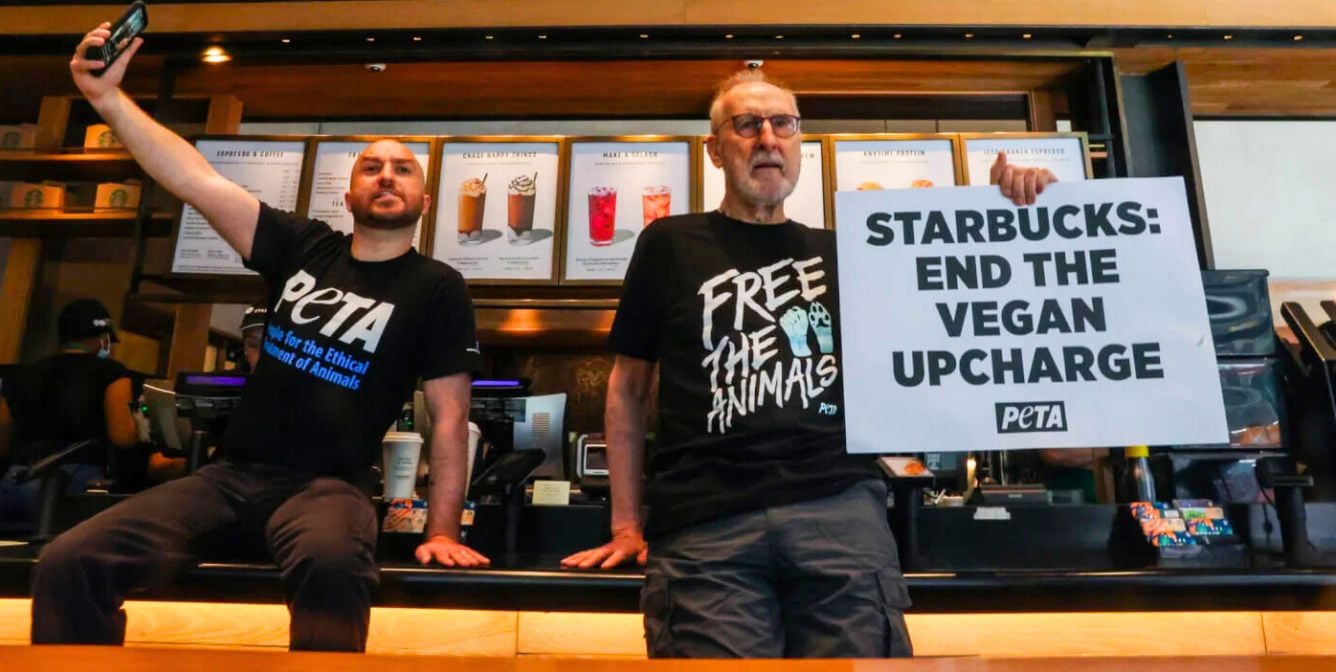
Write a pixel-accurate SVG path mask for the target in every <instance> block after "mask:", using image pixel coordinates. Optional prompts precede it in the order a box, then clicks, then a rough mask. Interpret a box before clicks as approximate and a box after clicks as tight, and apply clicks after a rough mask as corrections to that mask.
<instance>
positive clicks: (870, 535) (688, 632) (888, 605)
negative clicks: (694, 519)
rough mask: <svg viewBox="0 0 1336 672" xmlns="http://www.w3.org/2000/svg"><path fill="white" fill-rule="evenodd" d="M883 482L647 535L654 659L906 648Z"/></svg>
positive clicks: (861, 654)
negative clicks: (652, 537) (661, 534)
mask: <svg viewBox="0 0 1336 672" xmlns="http://www.w3.org/2000/svg"><path fill="white" fill-rule="evenodd" d="M908 607H909V594H908V592H907V591H906V589H905V581H904V576H903V575H902V574H901V573H900V562H899V559H898V557H897V556H896V550H895V540H894V538H893V537H892V536H891V530H890V527H889V526H888V525H887V523H886V485H885V484H884V483H882V482H881V481H875V480H868V481H865V482H862V483H859V484H857V485H854V486H853V487H850V488H849V489H848V490H845V491H844V492H842V493H840V494H838V495H835V496H833V497H826V498H823V499H815V500H810V501H805V502H799V503H797V504H790V505H787V506H776V507H771V508H768V509H760V510H757V511H751V512H748V513H743V514H739V515H734V516H729V517H726V518H721V519H719V520H712V521H707V522H705V523H701V524H698V525H692V526H690V527H687V528H684V529H681V530H677V531H674V532H672V533H670V534H668V535H666V536H664V537H662V538H658V539H655V540H654V541H652V542H651V543H650V555H649V566H648V567H647V568H646V571H645V587H644V589H643V590H642V591H641V596H640V608H641V611H642V612H644V614H645V638H646V644H647V647H648V650H649V655H650V657H651V658H778V657H790V658H885V657H908V656H912V655H913V647H912V645H911V644H910V641H909V631H908V629H907V628H906V627H905V620H904V614H903V611H904V610H905V609H906V608H908Z"/></svg>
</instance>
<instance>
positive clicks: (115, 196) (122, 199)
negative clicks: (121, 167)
mask: <svg viewBox="0 0 1336 672" xmlns="http://www.w3.org/2000/svg"><path fill="white" fill-rule="evenodd" d="M108 200H109V201H110V202H111V207H113V208H124V207H126V203H128V202H129V200H130V194H128V193H126V191H125V190H124V189H117V190H116V191H113V192H111V197H110V198H108Z"/></svg>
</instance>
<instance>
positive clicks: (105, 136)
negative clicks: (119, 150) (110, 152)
mask: <svg viewBox="0 0 1336 672" xmlns="http://www.w3.org/2000/svg"><path fill="white" fill-rule="evenodd" d="M119 144H120V143H119V142H117V141H116V134H115V133H112V132H111V131H103V132H102V133H100V134H98V136H97V146H98V147H115V146H117V145H119Z"/></svg>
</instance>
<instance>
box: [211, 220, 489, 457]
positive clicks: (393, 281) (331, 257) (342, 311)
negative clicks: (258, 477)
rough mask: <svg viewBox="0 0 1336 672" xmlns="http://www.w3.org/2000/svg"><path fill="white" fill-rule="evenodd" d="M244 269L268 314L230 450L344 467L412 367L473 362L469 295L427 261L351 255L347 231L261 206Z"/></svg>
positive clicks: (471, 366)
mask: <svg viewBox="0 0 1336 672" xmlns="http://www.w3.org/2000/svg"><path fill="white" fill-rule="evenodd" d="M246 267H247V268H250V269H252V270H255V271H258V272H259V273H260V275H262V276H264V279H265V282H267V283H268V285H269V290H270V301H269V306H270V308H269V323H268V325H267V326H266V327H265V334H264V348H263V354H262V355H261V357H260V362H259V364H258V365H257V366H256V371H255V373H254V374H252V375H251V378H250V381H249V382H247V383H246V389H245V391H244V393H243V394H242V399H241V404H240V407H239V408H238V410H237V412H236V413H235V414H234V415H233V416H232V421H231V423H230V424H229V425H228V428H227V434H226V435H225V436H224V437H223V442H222V450H223V454H224V455H226V456H228V457H230V458H233V459H238V460H245V461H253V462H265V463H270V464H280V465H284V466H287V467H289V468H292V469H294V470H296V471H299V472H303V473H310V474H317V475H336V476H345V477H352V476H354V475H355V474H356V473H357V472H360V471H362V470H364V469H366V468H367V467H369V466H370V465H371V464H373V463H374V462H375V460H376V459H378V457H379V455H380V443H381V438H382V437H384V435H385V432H386V430H387V429H389V428H390V425H391V423H393V422H394V419H395V417H397V415H398V413H399V409H400V408H402V406H403V403H404V400H405V399H407V398H408V395H409V394H411V393H412V391H413V387H414V385H416V383H417V379H418V378H419V377H421V378H423V379H426V380H430V379H433V378H439V377H441V376H448V375H450V374H454V373H461V372H468V373H473V372H474V371H476V370H477V366H478V360H479V353H478V347H477V340H476V337H475V334H474V323H473V304H472V302H471V301H470V300H469V295H468V290H467V288H466V286H465V284H464V279H463V278H462V277H461V276H460V275H459V273H458V272H456V271H455V270H454V269H452V268H450V267H449V266H446V265H445V264H443V263H441V262H439V261H435V260H432V259H428V258H426V257H423V256H422V255H420V254H418V253H417V252H416V251H414V250H409V251H408V252H407V253H405V254H404V255H403V256H400V257H397V258H395V259H391V260H389V261H381V262H365V261H358V260H356V259H354V258H353V257H352V238H351V237H350V236H348V235H346V234H341V233H335V232H334V231H333V230H332V229H330V228H329V226H328V225H327V224H325V223H324V222H318V221H312V220H309V219H305V218H302V217H298V216H296V215H293V214H290V213H286V212H282V211H279V210H274V209H273V208H270V207H269V206H268V205H265V204H261V206H260V217H259V221H258V224H257V225H256V230H255V241H254V243H253V245H252V248H251V257H250V260H249V261H247V262H246Z"/></svg>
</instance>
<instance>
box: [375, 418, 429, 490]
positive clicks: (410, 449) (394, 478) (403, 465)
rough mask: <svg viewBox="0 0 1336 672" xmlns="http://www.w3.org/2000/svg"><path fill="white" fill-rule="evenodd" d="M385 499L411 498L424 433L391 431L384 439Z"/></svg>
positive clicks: (415, 481) (383, 472)
mask: <svg viewBox="0 0 1336 672" xmlns="http://www.w3.org/2000/svg"><path fill="white" fill-rule="evenodd" d="M382 445H383V446H384V462H383V464H382V468H383V471H382V472H381V473H382V474H383V476H384V479H385V499H409V498H412V497H413V486H414V485H415V484H416V483H417V471H418V460H419V458H420V457H421V455H422V435H421V434H418V433H417V432H389V433H387V434H386V435H385V439H384V441H383V444H382Z"/></svg>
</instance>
